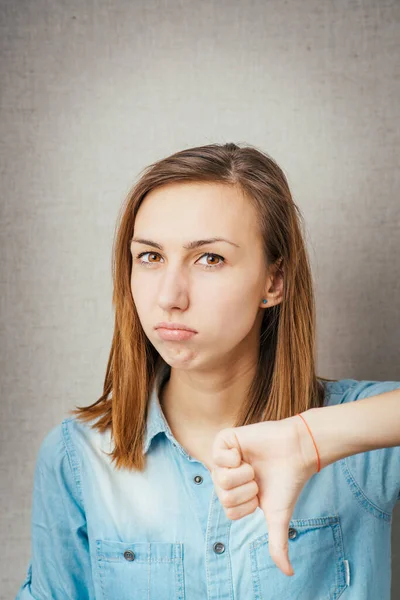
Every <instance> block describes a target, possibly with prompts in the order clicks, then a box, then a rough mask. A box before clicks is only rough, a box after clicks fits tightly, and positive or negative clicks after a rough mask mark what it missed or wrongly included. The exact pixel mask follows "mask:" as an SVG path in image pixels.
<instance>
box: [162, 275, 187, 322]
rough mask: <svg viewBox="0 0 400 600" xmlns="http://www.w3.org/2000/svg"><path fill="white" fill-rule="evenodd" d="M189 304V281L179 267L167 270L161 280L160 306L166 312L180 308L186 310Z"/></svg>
mask: <svg viewBox="0 0 400 600" xmlns="http://www.w3.org/2000/svg"><path fill="white" fill-rule="evenodd" d="M188 304H189V293H188V281H187V278H186V277H185V275H184V273H182V270H181V269H179V267H175V268H173V267H171V268H170V269H168V268H166V269H165V270H164V273H163V276H162V278H161V283H160V289H159V293H158V305H159V306H160V308H161V309H162V310H163V311H164V312H168V311H170V310H172V309H176V308H179V309H180V310H185V309H186V308H187V306H188Z"/></svg>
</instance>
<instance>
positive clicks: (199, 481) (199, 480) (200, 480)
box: [194, 475, 203, 483]
mask: <svg viewBox="0 0 400 600" xmlns="http://www.w3.org/2000/svg"><path fill="white" fill-rule="evenodd" d="M194 482H195V483H203V478H202V476H201V475H196V477H195V478H194Z"/></svg>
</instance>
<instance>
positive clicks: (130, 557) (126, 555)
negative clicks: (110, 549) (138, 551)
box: [124, 550, 135, 560]
mask: <svg viewBox="0 0 400 600" xmlns="http://www.w3.org/2000/svg"><path fill="white" fill-rule="evenodd" d="M124 558H125V559H126V560H135V554H134V552H132V550H125V552H124Z"/></svg>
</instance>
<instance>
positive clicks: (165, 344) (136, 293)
mask: <svg viewBox="0 0 400 600" xmlns="http://www.w3.org/2000/svg"><path fill="white" fill-rule="evenodd" d="M214 237H219V238H225V239H226V240H228V241H213V242H210V243H207V244H204V245H200V246H197V247H193V248H190V249H185V248H184V245H188V244H189V243H190V242H195V241H198V240H206V239H210V238H214ZM137 239H142V240H147V241H148V242H146V243H140V242H137V241H132V243H131V253H132V272H131V290H132V296H133V300H134V302H135V305H136V310H137V312H138V315H139V318H140V321H141V324H142V327H143V329H144V332H145V334H146V336H147V337H148V339H149V340H150V342H151V343H152V344H153V346H154V347H155V348H156V350H157V351H158V352H159V354H160V355H161V356H162V357H163V358H164V360H165V361H166V362H167V363H168V364H169V365H171V366H172V367H174V368H183V369H198V370H202V369H207V370H212V369H219V368H221V366H222V367H223V366H224V365H225V364H226V365H230V366H232V364H234V363H232V361H242V360H244V361H246V357H247V356H250V357H251V359H252V360H253V358H254V352H255V351H256V352H257V355H258V345H259V332H260V326H261V320H262V316H263V310H268V309H262V308H260V306H261V302H262V299H263V297H264V291H265V290H266V289H269V288H268V286H267V284H268V281H267V269H266V263H265V257H264V253H263V246H262V237H261V234H260V232H259V229H258V225H257V214H256V212H255V209H254V208H253V206H252V205H251V204H250V202H249V200H248V199H246V198H245V197H243V195H242V193H241V192H240V190H239V188H237V187H233V186H227V185H224V184H216V183H173V184H167V185H164V186H162V187H159V188H157V189H155V190H152V191H151V192H149V193H148V195H147V196H146V197H145V199H144V201H143V202H142V204H141V206H140V208H139V210H138V213H137V216H136V221H135V226H134V235H133V240H137ZM150 241H151V242H154V244H152V243H149V242H150ZM228 242H231V243H228ZM156 244H157V246H156ZM139 254H142V256H141V257H138V255H139ZM141 260H142V261H143V264H142V263H140V261H141ZM270 304H271V303H269V304H268V306H269V305H270ZM162 321H164V322H170V323H171V322H173V323H179V324H183V325H186V326H188V327H190V328H192V329H194V330H195V331H196V333H195V334H194V335H192V336H191V337H190V338H189V339H186V340H182V339H181V340H179V339H174V340H169V339H163V337H162V331H161V330H157V329H155V328H156V327H157V324H158V323H160V322H162ZM173 335H174V334H173Z"/></svg>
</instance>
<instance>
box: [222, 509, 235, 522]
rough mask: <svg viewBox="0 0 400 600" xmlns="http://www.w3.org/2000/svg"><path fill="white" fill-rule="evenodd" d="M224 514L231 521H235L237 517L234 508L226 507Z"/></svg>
mask: <svg viewBox="0 0 400 600" xmlns="http://www.w3.org/2000/svg"><path fill="white" fill-rule="evenodd" d="M225 514H226V516H227V517H228V519H231V521H235V520H236V519H237V518H238V514H237V511H236V510H235V509H234V508H227V509H226V510H225Z"/></svg>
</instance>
